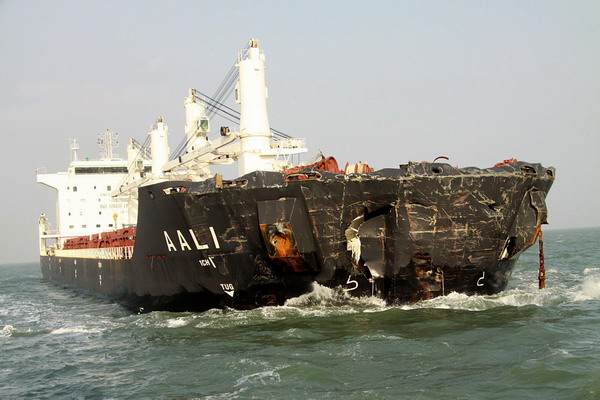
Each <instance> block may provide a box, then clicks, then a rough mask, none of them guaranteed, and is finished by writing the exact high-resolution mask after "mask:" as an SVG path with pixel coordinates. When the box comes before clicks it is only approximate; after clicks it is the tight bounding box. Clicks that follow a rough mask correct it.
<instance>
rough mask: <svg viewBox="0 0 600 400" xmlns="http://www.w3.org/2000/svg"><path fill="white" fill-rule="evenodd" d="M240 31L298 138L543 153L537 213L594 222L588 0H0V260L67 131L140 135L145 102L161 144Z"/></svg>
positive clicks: (599, 38)
mask: <svg viewBox="0 0 600 400" xmlns="http://www.w3.org/2000/svg"><path fill="white" fill-rule="evenodd" d="M251 37H256V38H258V39H259V40H260V44H261V48H262V49H263V50H264V51H265V53H266V57H267V84H268V87H269V103H268V107H269V117H270V121H271V125H272V126H273V127H274V128H276V129H279V130H281V131H284V132H286V133H288V134H291V135H294V136H297V137H305V138H306V139H307V141H308V146H309V148H310V149H311V150H312V151H311V153H310V155H313V154H315V153H317V152H318V150H321V151H322V152H323V153H325V154H327V155H334V156H335V157H336V158H337V159H338V161H339V162H340V164H342V165H343V164H344V163H345V162H346V161H350V162H356V161H358V160H362V161H365V160H366V161H368V162H369V163H370V164H371V165H373V166H374V167H376V168H377V169H379V168H384V167H396V166H397V165H398V164H400V163H405V162H406V161H409V160H411V161H422V160H430V161H431V160H433V159H434V158H435V157H436V156H438V155H446V156H448V157H450V163H451V164H453V165H459V166H470V165H474V166H479V167H488V166H491V165H493V164H494V163H496V162H498V161H501V160H503V159H506V158H511V157H514V158H517V159H519V160H525V161H530V162H541V163H543V164H544V165H546V166H554V167H556V169H557V174H556V182H555V184H554V187H553V189H552V190H551V192H550V195H549V197H548V207H549V212H550V217H549V221H550V223H551V227H552V228H570V227H583V226H599V225H600V211H599V209H598V208H597V206H596V205H597V204H598V202H599V201H600V183H599V179H600V178H599V177H600V161H599V159H600V155H599V154H598V153H599V150H600V2H598V1H572V0H569V1H546V0H544V1H522V0H519V1H495V2H492V1H479V0H476V1H422V0H419V1H416V0H415V1H377V2H375V1H369V2H367V1H329V0H328V1H322V0H320V1H295V2H292V1H163V2H157V1H106V0H102V1H46V2H44V1H24V0H19V1H5V0H4V1H2V0H0V58H1V62H0V71H1V73H0V94H1V96H0V124H1V125H0V126H1V131H0V132H1V133H0V135H1V138H2V142H3V146H2V158H1V163H2V165H1V166H2V170H3V171H4V173H3V174H2V175H1V176H2V177H1V180H2V188H3V189H4V190H3V195H2V196H1V197H0V210H1V218H2V222H1V224H2V229H0V254H1V256H0V264H1V263H8V262H18V261H31V260H36V259H37V258H38V249H37V218H38V216H39V214H40V213H41V212H46V213H53V210H54V191H52V190H50V189H48V188H46V187H45V186H42V185H37V184H36V183H35V180H36V177H35V171H36V168H38V167H47V169H48V172H58V171H65V170H66V168H67V165H68V162H69V139H79V140H80V144H81V152H80V153H81V155H88V156H90V157H93V158H96V157H97V155H98V153H97V147H96V137H97V134H98V133H99V132H102V131H104V130H106V129H110V130H113V131H116V132H118V133H119V135H120V139H121V143H122V144H124V143H126V141H127V139H128V138H129V137H134V138H136V139H137V140H138V141H141V142H143V141H144V139H145V137H146V134H147V132H148V130H149V127H150V125H152V123H153V122H154V121H155V120H156V118H157V117H158V116H163V117H164V118H165V121H166V123H167V124H168V125H169V128H170V133H171V141H170V143H171V150H174V149H175V147H176V146H177V145H178V144H179V142H180V140H181V137H182V135H183V124H184V114H183V99H184V97H185V96H186V94H187V89H188V88H189V87H194V88H197V89H198V90H200V91H202V92H205V93H208V94H212V93H214V91H215V90H216V89H217V87H218V85H219V84H220V83H221V81H222V80H223V78H224V77H225V74H226V73H227V72H228V70H229V68H230V67H231V66H232V64H233V63H234V61H235V59H236V56H237V53H238V51H240V50H241V49H242V48H243V47H244V46H245V44H246V42H247V40H248V39H249V38H251ZM231 103H232V102H231V101H230V102H229V104H231ZM220 125H221V123H220V122H219V121H214V122H213V124H212V126H213V128H217V127H218V126H220ZM228 125H230V124H228ZM120 153H121V154H125V151H124V150H123V146H122V148H121V151H120Z"/></svg>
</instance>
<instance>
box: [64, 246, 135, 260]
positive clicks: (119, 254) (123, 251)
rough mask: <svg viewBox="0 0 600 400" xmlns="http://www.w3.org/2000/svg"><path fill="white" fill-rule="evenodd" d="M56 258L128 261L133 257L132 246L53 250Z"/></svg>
mask: <svg viewBox="0 0 600 400" xmlns="http://www.w3.org/2000/svg"><path fill="white" fill-rule="evenodd" d="M54 255H55V256H57V257H72V258H96V259H103V260H129V259H131V257H133V246H122V247H101V248H95V249H72V250H55V251H54Z"/></svg>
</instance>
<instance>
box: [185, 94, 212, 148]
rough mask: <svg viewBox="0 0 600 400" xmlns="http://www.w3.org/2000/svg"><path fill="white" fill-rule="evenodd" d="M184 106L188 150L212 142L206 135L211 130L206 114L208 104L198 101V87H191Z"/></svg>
mask: <svg viewBox="0 0 600 400" xmlns="http://www.w3.org/2000/svg"><path fill="white" fill-rule="evenodd" d="M183 106H184V108H185V134H186V141H187V146H186V148H187V151H188V152H190V151H193V150H196V149H199V148H202V147H204V146H206V145H208V144H210V143H209V142H208V138H207V137H206V135H207V134H208V133H209V132H210V125H209V122H208V117H207V116H206V104H205V103H204V102H203V101H198V99H197V96H196V89H190V91H189V94H188V97H186V98H185V101H184V103H183Z"/></svg>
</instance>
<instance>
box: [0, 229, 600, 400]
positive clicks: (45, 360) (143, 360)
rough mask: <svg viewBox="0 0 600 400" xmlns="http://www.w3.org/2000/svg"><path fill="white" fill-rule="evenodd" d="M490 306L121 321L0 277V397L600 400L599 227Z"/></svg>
mask: <svg viewBox="0 0 600 400" xmlns="http://www.w3.org/2000/svg"><path fill="white" fill-rule="evenodd" d="M544 239H545V255H546V269H547V276H548V280H547V288H546V289H545V290H538V289H537V268H538V255H537V246H535V247H534V248H532V249H530V250H529V251H528V252H526V253H525V254H524V255H523V256H522V257H521V259H520V260H519V263H518V265H517V268H516V270H515V272H514V274H513V278H512V281H511V284H510V286H509V288H508V289H507V290H506V291H505V292H503V293H501V294H498V295H494V296H471V297H469V296H465V295H461V294H456V293H452V294H449V295H448V296H446V297H443V298H437V299H434V300H431V301H426V302H423V303H419V304H415V305H405V306H395V307H391V306H388V305H386V304H384V303H383V302H381V301H380V300H379V299H377V298H360V299H355V298H348V297H346V295H345V294H344V293H343V291H338V290H331V289H328V288H324V287H319V286H315V288H314V291H313V292H312V293H310V294H307V295H304V296H302V297H299V298H296V299H292V300H291V301H289V302H288V303H287V304H286V305H285V306H283V307H265V308H260V309H256V310H251V311H236V310H210V311H208V312H204V313H167V312H152V313H148V314H142V315H137V314H132V313H130V312H129V311H127V310H125V309H124V308H122V307H120V306H118V305H116V304H114V303H111V302H109V301H107V300H105V299H102V298H98V297H96V296H93V295H89V294H86V293H83V292H78V291H73V290H71V289H64V288H62V287H59V286H56V285H53V284H51V283H48V282H46V281H44V280H43V279H42V276H41V272H40V269H39V265H38V264H37V263H30V264H19V265H2V266H0V350H1V354H0V398H2V399H22V398H36V399H38V398H39V399H44V398H48V399H194V398H197V399H532V398H535V399H537V398H539V399H599V398H600V257H599V253H600V229H581V230H564V231H548V232H546V233H545V234H544Z"/></svg>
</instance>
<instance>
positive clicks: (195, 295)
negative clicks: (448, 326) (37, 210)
mask: <svg viewBox="0 0 600 400" xmlns="http://www.w3.org/2000/svg"><path fill="white" fill-rule="evenodd" d="M264 62H265V57H264V54H263V53H262V52H261V51H260V50H259V46H258V41H257V40H255V39H252V40H250V42H249V43H248V45H247V46H246V48H245V49H244V50H243V51H242V52H241V53H240V54H239V56H238V59H237V62H236V64H235V66H234V67H233V68H232V70H231V71H230V73H229V74H228V76H227V78H226V80H225V81H224V84H223V85H221V86H220V89H219V90H218V91H217V93H216V94H215V95H214V96H212V97H209V96H206V95H200V94H199V92H197V91H196V90H194V89H190V91H189V95H188V97H187V98H186V99H185V102H184V107H185V112H186V124H185V131H186V132H185V136H184V138H183V140H182V142H181V144H180V146H178V148H177V150H176V151H175V152H174V153H173V154H171V152H170V150H169V145H168V137H169V133H168V127H167V125H166V124H165V122H164V121H163V120H162V118H158V119H157V121H156V123H155V124H154V125H153V127H152V130H151V131H150V132H149V135H148V140H147V141H146V142H147V143H144V144H139V143H137V142H136V141H134V140H131V141H130V142H129V144H128V147H127V159H126V160H122V159H119V158H118V157H116V156H115V155H114V154H113V148H114V147H115V145H116V143H117V135H116V134H114V133H112V132H109V131H107V132H105V133H103V134H101V135H100V140H99V142H100V144H101V149H102V151H101V159H100V160H88V159H84V160H80V159H79V157H78V151H79V146H78V144H77V143H76V142H74V143H73V144H72V145H71V164H70V166H69V168H68V171H67V172H65V173H57V174H46V173H38V175H37V177H38V182H39V183H42V184H45V185H47V186H49V187H52V188H54V189H56V190H57V207H56V208H57V215H56V219H57V223H56V226H57V228H56V229H51V226H50V222H49V220H48V218H47V217H46V216H45V215H42V216H41V217H40V219H39V228H40V260H41V269H42V273H43V275H44V277H45V278H47V279H49V280H51V281H55V282H60V283H65V284H68V285H72V286H76V287H80V288H84V289H87V290H90V291H93V292H98V293H101V294H103V295H105V296H107V297H109V298H111V299H114V300H116V301H117V302H119V303H121V304H123V305H125V306H126V307H128V308H130V309H133V310H136V311H152V310H170V311H182V310H206V309H209V308H213V307H233V308H253V307H260V306H264V305H278V304H283V303H284V302H285V301H286V300H287V299H289V298H291V297H295V296H298V295H301V294H303V293H307V292H309V291H310V290H311V289H312V287H313V284H314V283H315V282H316V283H318V284H321V285H324V286H329V287H341V288H342V289H343V290H344V291H346V292H348V293H349V294H351V295H356V296H379V297H381V298H383V299H385V300H386V301H388V302H390V303H401V302H414V301H419V300H424V299H429V298H432V297H435V296H443V295H445V294H448V293H450V292H462V293H468V294H476V293H477V294H493V293H497V292H499V291H502V290H503V289H504V288H505V287H506V285H507V283H508V280H509V278H510V275H511V273H512V270H513V268H514V265H515V263H516V261H517V259H518V257H519V255H520V254H521V253H522V252H523V251H524V250H526V249H527V248H528V247H530V246H531V245H533V244H534V243H535V241H536V239H537V237H538V235H539V233H540V232H541V225H543V224H545V223H547V210H546V203H545V198H546V195H547V193H548V191H549V189H550V187H551V186H552V183H553V181H554V169H553V168H545V167H543V166H541V165H540V164H532V163H528V162H520V161H516V160H512V159H511V160H506V161H505V162H503V163H500V164H497V165H496V166H494V167H491V168H484V169H480V168H475V167H468V168H457V167H453V166H451V165H449V164H447V163H438V162H433V163H425V162H422V163H407V164H402V165H400V166H399V167H398V168H386V169H382V170H378V171H373V170H372V169H371V168H370V167H369V166H368V164H366V163H358V164H350V165H348V164H347V165H346V167H345V168H343V170H342V169H340V168H339V165H338V164H337V161H336V160H335V159H334V158H332V157H328V158H325V157H322V156H321V157H320V159H315V160H312V161H311V162H306V163H304V164H301V163H299V161H296V162H294V159H295V158H296V159H297V156H298V155H299V154H302V153H305V152H306V151H307V150H306V148H305V140H304V139H298V138H293V137H290V136H288V135H285V134H283V133H282V132H280V131H277V130H274V129H272V128H271V127H270V125H269V120H268V114H267V106H266V99H267V90H266V85H265V73H264ZM234 84H235V87H234V86H233V85H234ZM231 91H233V92H234V93H235V99H236V102H237V103H238V104H239V105H240V111H239V112H238V111H237V110H235V109H233V108H231V107H228V106H226V105H225V104H223V103H222V101H223V100H224V99H225V98H227V96H228V95H229V94H230V93H231ZM214 115H221V116H222V117H224V118H225V119H228V120H230V121H232V122H236V123H237V122H238V121H239V127H238V128H237V129H234V128H229V127H221V128H220V130H219V135H217V136H216V137H215V136H211V135H209V134H210V131H211V130H210V121H211V118H212V117H213V116H214ZM148 142H149V143H148ZM294 156H296V157H294ZM231 163H237V165H238V176H239V177H238V178H237V179H235V180H225V179H223V177H222V176H221V175H219V174H215V173H213V172H212V171H211V167H212V166H214V165H221V164H231Z"/></svg>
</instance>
